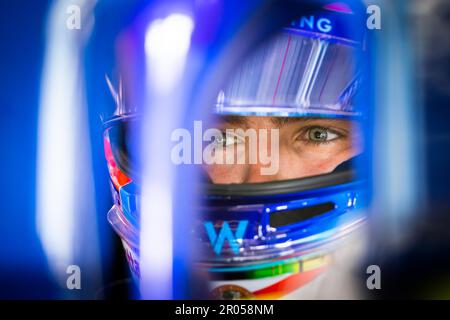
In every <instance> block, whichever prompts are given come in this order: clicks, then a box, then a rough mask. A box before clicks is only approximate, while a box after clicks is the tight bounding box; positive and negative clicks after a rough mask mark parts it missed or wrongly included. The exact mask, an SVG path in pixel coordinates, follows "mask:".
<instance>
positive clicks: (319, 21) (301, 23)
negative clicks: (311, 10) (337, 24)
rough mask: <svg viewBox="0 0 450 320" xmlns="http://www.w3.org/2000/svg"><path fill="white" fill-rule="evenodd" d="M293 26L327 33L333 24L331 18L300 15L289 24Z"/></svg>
mask: <svg viewBox="0 0 450 320" xmlns="http://www.w3.org/2000/svg"><path fill="white" fill-rule="evenodd" d="M291 26H292V27H294V28H300V29H309V30H313V31H314V30H319V31H320V32H323V33H329V32H330V31H331V30H333V25H332V24H331V20H330V19H328V18H318V17H316V16H313V15H311V16H308V17H301V18H300V19H298V20H295V21H293V22H292V24H291Z"/></svg>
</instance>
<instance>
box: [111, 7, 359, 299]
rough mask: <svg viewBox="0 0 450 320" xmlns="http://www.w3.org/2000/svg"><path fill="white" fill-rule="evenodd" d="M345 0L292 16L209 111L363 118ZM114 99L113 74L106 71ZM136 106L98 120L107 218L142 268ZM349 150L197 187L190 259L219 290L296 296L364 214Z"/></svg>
mask: <svg viewBox="0 0 450 320" xmlns="http://www.w3.org/2000/svg"><path fill="white" fill-rule="evenodd" d="M361 21H362V19H361V12H359V11H354V10H352V8H351V7H350V6H348V5H346V4H343V3H329V4H328V5H325V6H321V7H320V8H318V9H317V11H316V12H315V13H314V14H308V15H305V16H301V17H299V18H298V19H296V20H294V21H292V22H291V23H290V24H289V25H288V26H286V27H284V28H283V30H282V31H281V32H279V33H277V34H275V35H274V36H273V37H271V38H270V39H269V40H268V41H267V42H265V43H263V44H261V46H259V47H258V48H256V49H255V50H254V52H252V53H251V54H249V55H248V57H246V58H245V59H244V61H243V62H242V63H241V64H240V65H239V66H237V68H236V69H235V70H234V71H233V72H232V73H231V75H230V77H229V78H228V80H227V81H226V82H224V84H223V86H222V87H221V89H220V90H219V92H218V93H217V99H216V103H215V104H214V105H212V106H211V109H212V110H213V113H214V114H215V115H216V116H217V117H220V116H239V117H248V116H258V117H266V116H270V117H284V118H289V117H310V118H311V117H313V118H331V119H346V120H352V121H364V118H365V114H366V110H365V107H366V105H364V104H362V103H361V102H360V101H361V100H362V99H361V95H362V93H364V90H363V89H364V83H365V82H364V78H365V70H364V50H365V48H364V47H365V43H364V40H363V39H364V26H365V25H363V24H362V23H361ZM106 81H107V83H108V86H109V87H110V90H111V93H112V95H113V97H114V100H115V101H116V104H117V106H118V107H120V106H122V105H123V104H122V103H121V100H122V99H123V93H122V84H121V83H120V82H119V85H118V86H116V87H115V86H114V85H112V84H111V81H110V79H109V78H107V79H106ZM140 120H141V119H140V114H139V112H138V111H137V110H133V109H130V108H127V109H126V110H125V111H124V110H121V109H120V108H118V109H117V111H116V113H115V115H114V116H113V117H111V118H110V119H108V120H106V121H105V122H104V128H105V129H104V149H105V155H106V160H107V164H108V170H109V173H110V178H111V189H112V194H113V198H114V206H113V207H112V208H111V210H110V211H109V213H108V220H109V222H110V223H111V225H112V226H113V228H114V229H115V231H116V232H117V233H118V234H119V236H120V237H121V240H122V243H123V246H124V248H125V252H126V257H127V260H128V262H129V265H130V269H131V272H132V275H133V277H134V278H135V279H136V280H137V279H139V277H140V264H139V214H140V204H141V201H142V200H141V193H140V185H141V183H142V181H141V180H140V173H139V170H137V169H136V168H139V167H140V166H139V163H138V162H139V159H140V157H139V156H137V155H133V150H136V149H139V148H138V147H136V145H133V144H138V142H136V141H134V140H133V139H129V136H130V132H131V131H133V130H134V127H138V126H145V124H143V123H141V121H140ZM357 162H358V161H357V160H356V158H352V159H350V160H349V161H346V162H344V163H341V164H340V165H339V166H338V167H336V168H335V169H334V171H333V172H328V173H324V174H320V175H316V176H309V177H303V178H298V179H290V180H282V181H269V182H263V183H242V184H213V183H210V182H208V181H205V183H204V184H202V185H201V186H198V189H199V192H198V197H199V199H200V201H199V207H198V221H196V222H195V224H194V227H195V228H194V230H193V237H194V239H195V241H196V243H197V244H198V248H199V251H200V254H199V255H198V256H199V259H198V261H196V267H197V268H198V269H199V270H200V272H202V273H203V274H204V275H205V277H207V278H208V283H209V294H210V297H212V298H217V299H242V298H244V299H278V298H297V297H301V295H297V293H298V292H299V290H301V289H302V287H304V286H305V285H306V284H308V283H310V282H312V281H314V279H316V278H317V277H319V276H320V275H321V274H322V273H323V272H324V271H325V270H326V269H327V268H328V267H329V265H330V262H331V261H332V254H333V251H334V250H335V248H336V247H337V246H339V245H340V243H341V240H342V239H345V238H346V236H348V235H349V234H351V233H352V232H353V231H355V230H356V229H358V228H359V227H360V226H361V225H363V224H364V221H365V219H366V217H365V214H364V210H361V209H362V208H364V203H365V192H366V184H365V181H364V177H362V176H361V174H360V173H359V172H358V170H356V169H357Z"/></svg>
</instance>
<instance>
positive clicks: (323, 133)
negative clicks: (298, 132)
mask: <svg viewBox="0 0 450 320" xmlns="http://www.w3.org/2000/svg"><path fill="white" fill-rule="evenodd" d="M337 138H339V134H338V133H336V132H334V131H332V130H330V129H328V128H323V127H313V128H310V129H308V131H307V132H306V135H305V139H306V140H309V141H311V142H327V141H332V140H335V139H337Z"/></svg>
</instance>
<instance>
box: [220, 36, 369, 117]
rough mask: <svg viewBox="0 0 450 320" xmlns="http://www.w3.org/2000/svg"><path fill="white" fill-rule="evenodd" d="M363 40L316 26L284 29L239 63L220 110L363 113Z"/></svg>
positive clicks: (222, 94) (261, 113) (237, 112)
mask: <svg viewBox="0 0 450 320" xmlns="http://www.w3.org/2000/svg"><path fill="white" fill-rule="evenodd" d="M360 55H361V49H360V45H359V44H358V43H356V42H353V41H351V40H345V39H342V38H335V37H332V36H327V37H325V36H324V35H321V34H317V33H314V32H306V31H302V30H297V29H285V30H284V31H283V32H282V33H281V34H278V35H277V36H275V37H274V38H273V39H272V40H271V41H269V43H268V44H264V45H263V46H262V47H260V48H259V49H258V50H256V51H255V52H254V53H253V54H251V55H250V56H249V57H248V59H246V60H245V62H244V63H243V64H242V65H241V66H240V67H239V68H238V69H237V72H236V74H234V75H233V76H232V77H231V81H230V82H228V84H227V85H226V87H225V88H224V89H223V90H221V91H220V93H219V95H218V98H217V104H216V112H217V113H218V114H233V115H259V116H325V117H346V116H358V115H360V114H361V111H362V110H360V108H357V107H356V105H355V103H354V100H355V99H354V97H355V93H356V92H357V90H358V87H359V86H360V84H361V74H362V68H361V67H360V63H359V62H358V61H360V60H361V57H360Z"/></svg>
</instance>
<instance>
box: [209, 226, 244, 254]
mask: <svg viewBox="0 0 450 320" xmlns="http://www.w3.org/2000/svg"><path fill="white" fill-rule="evenodd" d="M204 225H205V229H206V233H207V234H208V238H209V241H210V242H211V245H212V246H213V250H214V252H215V253H216V254H217V255H220V253H221V252H222V248H223V245H224V243H225V240H228V244H229V245H230V248H231V250H232V251H233V253H234V254H238V253H239V247H240V244H241V242H242V237H243V236H244V234H245V230H246V229H247V225H248V221H247V220H241V221H239V224H238V226H237V228H236V233H235V234H233V232H232V231H231V228H230V225H229V224H228V222H224V223H223V224H222V227H221V229H220V232H219V235H217V232H216V230H215V228H214V224H213V223H212V222H211V221H208V222H205V224H204Z"/></svg>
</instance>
